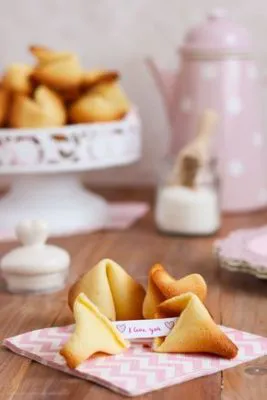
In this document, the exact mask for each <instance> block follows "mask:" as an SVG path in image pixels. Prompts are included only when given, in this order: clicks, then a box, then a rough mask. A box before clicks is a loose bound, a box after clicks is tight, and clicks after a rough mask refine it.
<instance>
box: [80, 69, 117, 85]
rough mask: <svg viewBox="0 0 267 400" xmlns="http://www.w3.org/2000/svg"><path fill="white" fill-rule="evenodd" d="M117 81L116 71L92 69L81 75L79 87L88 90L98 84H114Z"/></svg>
mask: <svg viewBox="0 0 267 400" xmlns="http://www.w3.org/2000/svg"><path fill="white" fill-rule="evenodd" d="M118 79H119V73H118V72H117V71H105V70H100V69H94V70H91V71H85V72H84V73H83V76H82V83H81V85H82V86H83V87H85V88H87V89H90V88H92V87H93V86H95V85H98V84H99V83H103V82H114V81H117V80H118Z"/></svg>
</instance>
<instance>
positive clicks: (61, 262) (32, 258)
mask: <svg viewBox="0 0 267 400" xmlns="http://www.w3.org/2000/svg"><path fill="white" fill-rule="evenodd" d="M16 233H17V238H18V240H19V241H20V242H21V244H22V246H20V247H17V248H16V249H14V250H12V251H10V252H9V253H8V254H6V255H5V256H4V257H3V258H2V260H1V263H0V268H1V271H2V273H3V274H4V275H6V274H12V275H47V274H51V273H57V272H62V271H66V269H68V267H69V265H70V256H69V254H68V252H67V251H66V250H64V249H62V248H60V247H57V246H53V245H48V244H46V243H45V242H46V240H47V237H48V231H47V226H46V224H45V223H44V222H43V221H23V222H21V223H20V224H19V225H18V226H17V229H16Z"/></svg>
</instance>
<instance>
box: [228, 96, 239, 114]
mask: <svg viewBox="0 0 267 400" xmlns="http://www.w3.org/2000/svg"><path fill="white" fill-rule="evenodd" d="M226 109H227V112H228V113H229V114H230V115H238V114H240V112H241V110H242V103H241V99H240V98H239V97H230V98H229V99H227V102H226Z"/></svg>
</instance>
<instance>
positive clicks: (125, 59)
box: [0, 0, 267, 184]
mask: <svg viewBox="0 0 267 400" xmlns="http://www.w3.org/2000/svg"><path fill="white" fill-rule="evenodd" d="M214 6H220V7H221V6H223V7H226V8H227V9H228V10H229V11H230V12H231V13H232V14H233V16H234V17H235V18H236V19H237V20H238V21H240V22H241V23H242V24H244V25H245V26H246V27H247V28H248V29H249V30H250V31H251V34H252V36H253V39H254V43H255V54H256V57H257V59H258V60H259V62H260V63H262V69H263V70H264V68H265V70H267V44H266V43H267V40H266V37H267V27H266V20H267V3H266V1H265V0H253V1H252V0H249V1H247V2H245V1H244V0H235V1H234V2H233V1H231V0H224V1H222V2H221V3H219V2H218V3H216V2H214V1H212V0H201V1H196V0H187V1H186V2H182V1H178V0H168V1H166V0H133V1H129V0H128V1H127V0H75V1H74V0H38V1H36V0H23V1H20V0H7V1H3V2H2V7H1V14H0V67H1V68H4V66H5V65H7V64H8V63H10V62H14V61H30V57H29V56H27V54H26V46H27V45H28V44H32V43H42V44H46V45H51V46H53V47H55V48H58V49H70V50H74V51H76V52H77V53H78V54H80V56H81V59H82V61H83V63H84V65H85V66H86V67H88V68H90V67H96V66H107V67H111V68H117V69H119V70H120V71H121V72H122V74H123V84H124V87H125V89H126V90H127V92H128V94H129V96H130V97H131V98H132V100H133V101H134V102H135V103H136V104H138V105H139V107H140V110H141V114H142V119H143V124H144V132H143V136H144V153H143V159H142V160H141V161H140V163H139V164H138V165H135V166H131V167H125V168H122V169H120V170H117V171H116V174H112V173H111V171H106V172H97V173H93V174H91V175H90V176H88V179H90V180H91V181H94V182H99V183H127V184H129V183H130V184H138V183H148V182H153V181H154V179H155V171H156V168H157V166H158V163H159V162H160V159H161V158H162V156H163V155H164V154H165V153H166V151H167V148H168V139H169V127H168V123H167V119H166V116H165V113H164V110H163V107H162V103H161V99H160V97H159V95H158V93H157V91H156V89H155V86H154V82H153V81H152V79H151V77H150V76H149V75H148V73H147V71H146V68H145V66H144V64H143V59H144V57H145V56H146V55H148V54H149V55H151V56H153V57H154V58H156V59H157V60H159V61H160V63H161V65H162V66H164V67H175V65H176V57H175V49H176V47H177V46H178V44H179V43H180V42H181V40H182V37H183V34H184V33H185V31H186V30H187V29H188V27H189V26H190V25H192V24H194V23H196V22H198V21H200V20H201V19H202V18H203V17H204V16H205V13H206V11H208V10H210V9H211V8H212V7H214ZM264 65H265V67H264ZM266 107H267V104H266ZM133 172H134V173H133Z"/></svg>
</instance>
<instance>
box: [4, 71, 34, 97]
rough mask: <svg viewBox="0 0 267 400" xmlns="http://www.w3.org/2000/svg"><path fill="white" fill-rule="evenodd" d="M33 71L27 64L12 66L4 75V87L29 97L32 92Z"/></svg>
mask: <svg viewBox="0 0 267 400" xmlns="http://www.w3.org/2000/svg"><path fill="white" fill-rule="evenodd" d="M32 70H33V68H32V67H31V66H29V65H26V64H11V65H10V66H9V67H8V68H7V70H6V72H5V73H4V76H3V82H2V83H3V86H4V87H5V88H6V89H7V90H9V91H11V92H15V93H20V94H24V95H29V94H30V93H31V91H32V83H31V78H30V77H31V73H32Z"/></svg>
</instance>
